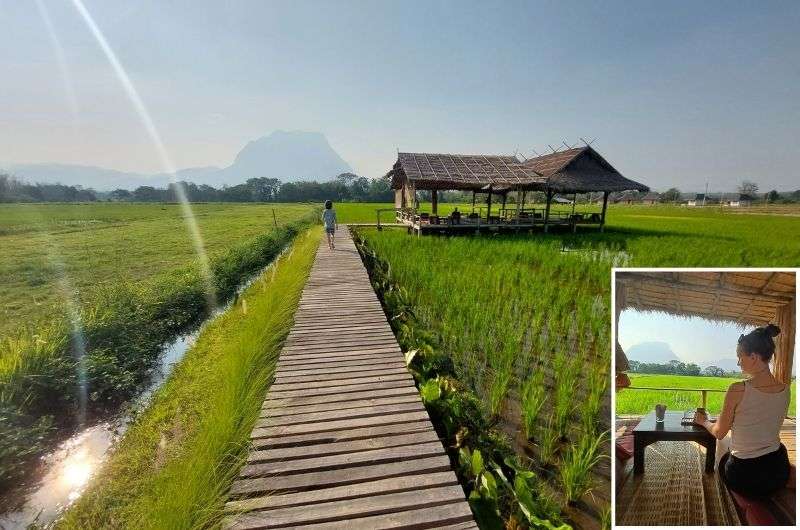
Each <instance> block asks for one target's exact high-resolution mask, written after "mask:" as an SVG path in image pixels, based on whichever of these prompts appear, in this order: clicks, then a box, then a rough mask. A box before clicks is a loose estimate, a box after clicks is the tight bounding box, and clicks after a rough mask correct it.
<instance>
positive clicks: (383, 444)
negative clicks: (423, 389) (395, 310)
mask: <svg viewBox="0 0 800 530" xmlns="http://www.w3.org/2000/svg"><path fill="white" fill-rule="evenodd" d="M336 239H337V247H336V250H335V251H333V252H331V251H329V250H328V248H327V244H326V243H325V241H324V239H323V241H322V242H321V244H320V248H319V249H318V251H317V255H316V259H315V261H314V265H313V267H312V269H311V275H310V277H309V279H308V283H307V284H306V286H305V289H304V290H303V294H302V297H301V299H300V304H299V307H298V309H297V313H296V314H295V319H294V326H293V327H292V329H291V331H290V333H289V336H288V339H287V341H286V344H285V345H284V347H283V350H282V352H281V354H280V358H279V360H278V366H277V373H276V376H275V381H274V383H273V384H272V386H271V387H270V390H269V393H268V394H267V398H266V400H265V401H264V406H263V408H262V411H261V418H260V419H259V420H258V421H257V423H256V426H255V429H254V430H253V433H252V435H251V442H252V449H251V452H250V454H249V456H248V459H247V463H246V464H245V466H244V467H243V468H242V470H241V473H240V475H239V477H238V479H237V480H236V481H235V482H234V483H233V486H232V487H231V492H230V497H231V500H230V501H229V502H228V503H227V504H226V506H225V508H226V512H228V516H227V518H226V520H225V524H224V526H225V527H226V528H237V529H239V528H241V529H244V528H310V527H313V528H316V529H344V528H347V529H352V528H365V529H379V528H409V529H410V528H452V529H468V528H469V529H474V528H478V527H477V525H476V524H475V522H474V520H473V517H472V512H471V511H470V508H469V505H468V504H467V502H466V500H465V498H464V492H463V490H462V488H461V486H460V485H459V484H458V481H457V479H456V476H455V474H454V473H453V471H452V469H451V468H450V461H449V459H448V457H447V455H446V454H445V452H444V448H443V446H442V443H441V441H440V440H439V438H438V437H437V435H436V432H435V431H434V430H433V426H432V425H431V422H430V419H429V418H428V414H427V413H426V412H425V408H424V407H423V405H422V402H421V400H420V397H419V393H418V392H417V389H416V388H415V386H414V380H413V378H412V377H411V375H410V374H409V373H408V371H407V369H406V367H405V364H404V362H403V354H402V352H401V350H400V347H399V345H398V344H397V341H396V340H395V338H394V335H393V334H392V330H391V328H390V327H389V324H388V322H387V321H386V317H385V316H384V313H383V309H382V308H381V305H380V302H379V301H378V298H377V296H376V295H375V292H374V291H373V290H372V286H371V285H370V281H369V277H368V275H367V271H366V269H365V268H364V266H363V264H362V263H361V258H360V256H359V254H358V251H357V250H356V247H355V245H354V243H353V240H352V239H351V237H350V234H349V231H348V230H347V229H344V230H341V231H339V232H338V233H337V235H336Z"/></svg>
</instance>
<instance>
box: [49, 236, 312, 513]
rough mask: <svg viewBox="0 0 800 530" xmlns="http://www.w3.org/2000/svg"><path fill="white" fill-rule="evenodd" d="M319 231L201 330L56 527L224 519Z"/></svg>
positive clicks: (298, 243)
mask: <svg viewBox="0 0 800 530" xmlns="http://www.w3.org/2000/svg"><path fill="white" fill-rule="evenodd" d="M320 235H321V231H320V229H319V228H314V229H312V230H310V231H308V232H306V233H305V234H301V235H300V236H298V239H297V241H296V242H295V243H294V245H293V246H292V248H291V250H290V251H289V252H287V253H285V254H284V255H283V257H281V258H280V259H279V260H278V261H277V262H276V263H274V264H273V265H272V266H270V269H269V270H267V271H266V272H265V273H264V274H263V275H262V276H261V277H260V278H259V279H258V280H257V281H255V282H254V283H253V284H252V285H251V286H250V287H249V288H248V289H247V290H246V291H245V292H244V293H243V294H242V296H240V297H239V299H238V300H237V303H236V305H235V306H234V307H233V308H232V309H231V310H230V311H228V312H227V313H225V314H223V315H221V316H220V317H219V318H217V319H216V320H214V321H213V322H212V323H211V324H210V325H209V326H207V327H206V328H205V329H204V330H203V332H202V333H201V334H200V336H199V338H198V340H197V342H196V343H195V345H194V346H193V347H192V348H191V349H190V350H189V351H188V352H187V354H186V356H185V358H184V360H183V362H181V364H180V365H179V366H178V367H177V368H176V370H175V372H174V373H173V375H172V376H171V377H170V378H169V380H168V382H167V383H166V384H165V385H164V386H163V387H162V388H161V389H160V390H159V391H158V393H157V394H156V396H155V397H154V400H153V402H152V404H151V405H150V407H149V408H148V409H147V410H146V411H145V412H144V413H143V414H142V415H141V416H140V417H139V418H138V419H137V421H136V423H135V425H134V426H133V427H132V428H131V430H130V431H129V432H128V433H127V434H126V436H125V437H124V439H123V440H122V442H121V444H120V445H119V447H118V448H117V449H116V450H115V452H114V454H113V456H112V457H111V460H110V461H109V462H108V463H107V464H106V465H105V466H104V468H103V469H102V471H101V475H100V476H99V477H98V479H97V480H95V481H94V482H93V484H94V485H93V487H91V488H90V489H89V490H88V491H87V492H86V494H85V495H84V496H83V497H82V498H81V499H80V501H79V502H78V503H77V504H76V505H75V506H74V507H73V508H72V509H71V510H70V511H69V512H68V513H67V516H66V517H65V518H64V519H63V520H62V521H61V522H60V523H59V524H58V526H57V527H58V528H68V529H72V528H75V529H80V528H99V527H104V528H186V529H189V528H209V527H214V526H216V525H218V524H219V518H220V516H221V514H222V507H223V504H224V501H225V497H226V494H227V490H228V488H229V486H230V483H231V481H232V480H233V478H234V477H235V475H236V473H238V469H239V465H237V464H238V463H241V462H242V461H243V459H244V458H245V456H246V451H247V447H248V441H249V436H250V431H251V429H252V426H253V424H254V423H255V420H256V418H257V417H258V412H259V410H260V408H261V403H262V401H263V399H264V394H265V393H266V389H267V384H268V381H269V380H270V378H271V375H272V373H273V371H274V367H275V361H276V360H277V356H278V353H279V351H280V345H281V342H282V340H283V339H284V337H285V336H286V334H287V333H288V332H289V329H290V327H291V324H292V315H293V314H294V311H295V309H296V307H297V302H298V300H299V297H300V293H301V292H302V289H303V286H304V284H305V281H306V278H307V277H308V272H309V270H310V268H311V264H312V262H313V258H314V253H315V251H316V248H317V244H318V241H319V237H320ZM210 388H213V389H214V391H213V392H209V391H208V390H209V389H210Z"/></svg>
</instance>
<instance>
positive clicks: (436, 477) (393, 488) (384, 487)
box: [225, 471, 458, 513]
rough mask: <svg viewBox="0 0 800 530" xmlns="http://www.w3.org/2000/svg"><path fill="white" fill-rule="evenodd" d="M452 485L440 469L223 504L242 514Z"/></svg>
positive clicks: (452, 480) (451, 477)
mask: <svg viewBox="0 0 800 530" xmlns="http://www.w3.org/2000/svg"><path fill="white" fill-rule="evenodd" d="M455 484H458V480H457V479H456V476H455V474H454V473H453V472H452V471H440V472H438V473H426V474H422V475H409V476H405V477H395V478H390V479H379V480H371V481H368V482H359V483H356V484H348V485H346V486H337V487H334V488H325V489H321V490H312V491H302V492H299V493H287V494H284V495H269V496H266V497H256V498H252V499H243V500H240V501H232V502H228V503H226V504H225V511H226V512H228V513H231V512H236V513H243V512H249V511H253V510H269V509H272V508H280V507H285V506H300V505H303V504H314V503H317V502H324V501H335V500H345V499H355V498H358V497H366V496H369V495H379V494H383V493H399V492H402V491H412V490H418V489H423V488H430V487H433V486H450V485H455Z"/></svg>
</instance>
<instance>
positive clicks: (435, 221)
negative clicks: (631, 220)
mask: <svg viewBox="0 0 800 530" xmlns="http://www.w3.org/2000/svg"><path fill="white" fill-rule="evenodd" d="M395 225H400V226H405V227H406V228H407V229H408V231H409V232H411V233H416V234H425V233H466V232H518V231H520V230H531V229H534V228H541V229H544V231H547V229H548V228H549V227H555V226H559V227H568V228H569V229H571V230H572V231H573V232H575V231H576V230H577V227H578V226H597V227H600V228H601V229H602V226H603V218H602V216H601V214H600V213H597V212H591V213H567V212H549V215H548V214H547V213H546V212H545V210H544V209H538V208H526V209H524V210H520V212H517V211H516V210H514V209H507V210H500V211H499V212H498V214H497V215H485V216H484V215H482V214H481V213H470V214H465V213H462V214H461V215H453V214H452V213H451V214H449V215H441V216H440V215H435V214H428V213H425V212H421V213H420V212H417V211H415V210H408V209H397V210H396V211H395Z"/></svg>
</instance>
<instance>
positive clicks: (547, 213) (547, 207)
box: [544, 190, 553, 234]
mask: <svg viewBox="0 0 800 530" xmlns="http://www.w3.org/2000/svg"><path fill="white" fill-rule="evenodd" d="M552 199H553V192H552V191H550V190H547V202H546V203H545V206H544V233H545V234H546V233H547V223H548V222H549V221H550V201H551V200H552Z"/></svg>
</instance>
